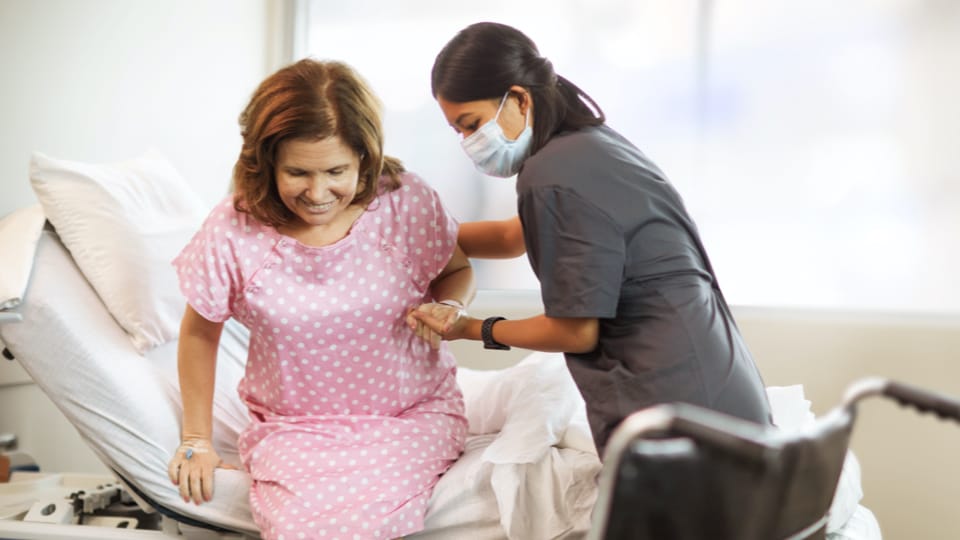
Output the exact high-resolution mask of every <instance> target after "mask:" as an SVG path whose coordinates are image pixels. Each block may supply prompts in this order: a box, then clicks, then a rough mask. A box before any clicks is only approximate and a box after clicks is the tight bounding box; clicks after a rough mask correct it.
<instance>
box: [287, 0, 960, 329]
mask: <svg viewBox="0 0 960 540" xmlns="http://www.w3.org/2000/svg"><path fill="white" fill-rule="evenodd" d="M453 6H455V7H453ZM298 15H299V17H300V22H301V23H304V21H305V23H304V24H302V25H301V27H302V28H304V29H305V36H301V38H302V39H301V42H302V43H304V44H305V45H304V47H305V48H304V50H301V51H297V55H298V56H304V55H310V56H314V57H318V58H335V59H340V60H344V61H346V62H348V63H350V64H351V65H353V66H354V67H356V68H357V69H358V70H359V71H360V72H361V74H363V75H364V76H365V77H366V78H367V79H368V81H369V82H370V83H371V85H372V86H373V88H374V90H375V91H376V92H377V93H378V94H379V96H380V97H381V99H382V100H383V102H384V104H385V109H386V117H385V123H386V131H387V150H388V152H389V153H391V154H392V155H395V156H397V157H399V158H401V159H402V160H403V161H404V162H405V163H406V164H407V166H408V168H410V169H411V170H413V171H415V172H417V173H419V174H421V175H422V176H424V177H425V178H426V179H427V181H429V182H430V183H431V184H432V185H434V186H435V187H436V188H437V189H438V191H440V193H441V196H442V197H443V198H444V200H445V201H446V204H447V206H448V208H449V209H450V210H451V212H453V213H454V214H455V215H456V216H457V218H458V219H460V220H462V221H468V220H474V219H486V218H496V217H506V216H509V215H512V214H513V213H515V211H516V210H515V209H516V206H515V192H514V184H513V181H512V180H502V179H494V178H489V177H485V176H483V175H482V174H480V173H478V172H476V170H475V169H474V168H473V165H472V164H471V163H470V162H469V160H468V159H467V157H466V156H465V155H464V154H463V152H462V150H461V149H460V147H459V138H458V137H457V136H456V135H455V134H454V132H453V131H452V129H451V128H450V127H449V126H447V125H446V122H445V120H444V119H443V116H442V115H441V113H440V111H439V108H438V107H437V106H436V104H435V102H434V101H433V99H432V97H431V96H430V78H429V73H430V67H431V66H432V64H433V59H434V57H435V56H436V54H437V52H439V50H440V48H441V47H442V46H443V45H444V44H445V43H446V42H447V40H449V39H450V38H451V37H452V36H453V35H454V34H455V33H456V32H457V31H458V30H459V29H460V28H462V27H464V26H466V25H467V24H470V23H472V22H476V21H481V20H493V21H498V22H504V23H507V24H511V25H514V26H516V27H517V28H520V29H521V30H523V31H524V32H525V33H527V34H528V35H529V36H530V37H531V38H533V39H534V41H536V42H537V44H538V45H539V46H540V50H541V53H542V54H544V55H545V56H547V57H548V58H550V60H551V61H552V62H553V64H554V66H555V68H556V70H557V71H558V72H559V73H560V74H562V75H564V76H566V77H567V78H569V79H571V80H572V81H574V82H575V83H577V84H578V85H580V86H581V87H582V88H583V89H584V90H586V91H587V92H588V93H590V94H591V95H592V96H593V97H594V98H595V99H596V100H597V102H598V103H599V104H600V105H601V106H602V107H603V109H604V111H605V112H606V113H607V117H608V122H609V124H610V125H611V126H612V127H614V128H615V129H617V130H619V131H621V132H622V133H623V134H624V135H626V136H627V137H628V138H630V139H631V140H633V141H634V143H635V144H637V145H638V146H639V147H640V148H641V149H642V150H643V151H644V152H645V153H646V154H647V155H648V156H650V157H651V158H652V159H653V160H654V161H655V162H656V163H658V164H659V165H660V167H661V168H662V169H663V170H664V171H665V172H666V174H667V175H668V176H669V177H670V179H671V181H672V182H673V183H674V184H675V185H676V186H677V188H678V189H679V190H680V192H681V193H682V194H683V196H684V198H685V200H686V203H687V206H688V209H689V210H690V212H691V214H692V215H693V217H694V219H695V220H696V221H697V223H698V225H699V227H700V230H701V234H702V235H703V238H704V241H705V243H706V246H707V249H708V251H709V252H710V254H711V257H712V258H713V262H714V266H715V267H716V269H717V273H718V275H719V278H720V281H721V284H722V285H723V287H724V290H725V293H726V296H727V298H728V300H729V301H730V302H731V303H734V304H741V305H742V304H750V305H786V306H809V307H818V308H842V309H879V310H909V311H933V312H957V311H960V285H958V282H960V280H958V279H957V278H956V277H955V276H956V275H958V274H960V183H958V180H960V179H958V176H960V173H958V171H960V152H958V149H960V127H958V126H960V105H958V100H957V99H956V97H955V96H957V95H960V64H958V63H957V62H958V60H957V58H958V57H957V55H956V53H955V51H957V50H960V5H956V3H955V2H918V1H915V0H847V1H846V2H840V3H837V2H834V1H827V0H805V1H799V0H791V1H788V0H766V1H759V0H753V1H748V0H723V1H721V0H714V1H710V0H700V1H695V0H675V1H671V2H636V1H634V0H603V1H594V2H582V1H576V0H550V1H547V0H540V1H529V0H528V1H526V2H512V1H510V2H508V1H503V0H490V1H488V2H482V3H474V4H463V3H461V4H456V3H454V4H451V3H449V2H439V1H428V0H420V1H410V2H402V3H401V2H386V1H382V2H374V1H369V0H366V1H364V0H355V1H352V2H342V3H336V4H333V3H325V2H319V1H316V0H314V1H313V2H310V1H306V2H304V3H303V4H302V7H301V9H300V13H299V14H298ZM477 271H478V280H479V285H480V286H481V287H483V288H535V287H536V286H537V284H536V280H535V278H534V277H533V275H532V273H531V272H530V270H529V268H528V265H527V262H526V260H525V259H523V258H521V259H518V260H515V261H507V262H504V261H495V262H478V263H477Z"/></svg>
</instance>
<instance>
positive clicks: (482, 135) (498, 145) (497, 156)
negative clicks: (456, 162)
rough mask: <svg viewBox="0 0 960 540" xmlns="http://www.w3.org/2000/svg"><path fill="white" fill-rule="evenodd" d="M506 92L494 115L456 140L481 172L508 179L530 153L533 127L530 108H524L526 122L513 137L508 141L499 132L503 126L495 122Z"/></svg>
mask: <svg viewBox="0 0 960 540" xmlns="http://www.w3.org/2000/svg"><path fill="white" fill-rule="evenodd" d="M509 95H510V93H509V92H507V93H506V94H505V95H504V96H503V99H502V100H500V107H499V108H497V114H495V115H494V117H493V118H492V119H491V120H490V121H489V122H487V123H485V124H484V125H482V126H480V129H478V130H477V131H475V132H473V133H471V134H470V136H469V137H466V138H464V139H463V140H462V141H460V146H462V147H463V151H464V152H466V153H467V156H469V157H470V159H472V160H473V163H474V164H475V165H476V166H477V168H478V169H480V171H481V172H484V173H486V174H489V175H491V176H499V177H501V178H508V177H510V176H513V175H515V174H517V171H519V170H520V165H522V164H523V160H525V159H526V158H527V154H528V153H529V152H530V143H531V141H532V140H533V129H532V128H531V127H530V109H529V108H527V116H526V118H525V119H524V123H525V124H526V125H525V126H524V128H523V131H521V132H520V135H518V136H517V139H516V140H513V141H512V140H510V139H508V138H507V136H506V135H504V134H503V128H501V127H500V124H498V123H497V118H499V117H500V111H502V110H503V105H504V103H506V102H507V96H509Z"/></svg>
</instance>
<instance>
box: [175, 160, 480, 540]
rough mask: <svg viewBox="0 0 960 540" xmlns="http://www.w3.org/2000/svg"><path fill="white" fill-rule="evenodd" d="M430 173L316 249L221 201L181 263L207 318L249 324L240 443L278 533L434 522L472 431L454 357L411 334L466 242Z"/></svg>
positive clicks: (379, 533) (332, 534) (262, 506)
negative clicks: (437, 281) (447, 476)
mask: <svg viewBox="0 0 960 540" xmlns="http://www.w3.org/2000/svg"><path fill="white" fill-rule="evenodd" d="M457 228H458V224H457V223H456V221H455V220H454V219H453V218H452V217H451V216H449V215H448V214H447V213H446V212H445V211H444V209H443V206H442V205H441V203H440V201H439V199H438V198H437V195H436V193H435V192H434V191H433V190H432V189H431V188H430V187H429V186H428V185H427V184H426V183H424V182H423V181H422V180H421V179H419V178H418V177H416V176H414V175H412V174H404V175H403V176H402V187H401V188H400V189H398V190H396V191H392V192H387V193H383V194H381V195H380V196H379V197H378V198H377V199H376V200H374V201H373V202H372V203H371V204H370V205H369V206H368V208H367V210H366V211H365V212H364V213H363V214H361V216H360V217H359V218H358V219H357V221H356V222H355V223H354V225H353V228H352V229H351V231H350V233H349V234H348V235H347V236H346V237H344V238H342V239H340V240H338V241H337V242H336V243H334V244H331V245H328V246H323V247H311V246H307V245H304V244H301V243H300V242H298V241H296V240H294V239H292V238H289V237H287V236H284V235H282V234H280V233H279V232H278V231H277V230H276V229H274V228H273V227H270V226H266V225H263V224H261V223H260V222H258V221H255V220H254V218H253V217H252V216H250V215H249V214H246V213H242V212H237V211H236V210H234V208H233V202H232V198H230V197H228V198H227V199H226V200H224V201H223V202H222V203H220V204H219V205H218V206H217V207H216V208H215V209H214V210H213V211H212V212H211V214H210V215H209V216H208V217H207V219H206V221H205V222H204V224H203V226H202V227H201V229H200V231H199V232H198V233H197V234H196V235H195V236H194V238H193V239H192V240H191V241H190V243H189V244H188V245H187V246H186V247H185V248H184V250H183V251H182V252H181V253H180V255H178V257H177V258H176V259H175V260H174V266H175V267H176V269H177V273H178V275H179V278H180V288H181V290H182V291H183V293H184V295H185V296H186V298H187V301H188V302H189V303H190V305H191V306H192V307H193V308H194V309H195V310H196V311H197V312H198V313H200V315H202V316H203V317H205V318H206V319H208V320H211V321H215V322H220V321H225V320H227V319H228V318H229V317H234V318H236V319H237V320H238V321H240V322H241V323H242V324H244V325H245V326H246V327H247V328H249V329H250V336H251V337H250V349H249V352H248V357H247V367H246V372H245V375H244V377H243V379H242V380H241V382H240V384H239V392H240V397H241V398H242V399H243V401H244V403H246V405H247V407H248V408H249V410H250V417H251V423H250V424H249V426H248V427H247V428H246V429H245V430H244V432H243V433H242V434H241V435H240V440H239V441H238V448H239V451H240V456H241V458H242V460H243V464H244V467H245V468H246V469H247V471H248V472H249V473H250V476H251V479H252V484H251V490H250V506H251V510H252V512H253V516H254V519H255V520H256V522H257V524H258V526H259V527H260V529H261V534H262V536H263V537H264V538H267V539H284V540H290V539H296V538H349V539H383V538H397V537H400V536H403V535H405V534H410V533H413V532H416V531H419V530H421V529H422V528H423V516H424V513H425V511H426V506H427V502H428V501H429V499H430V495H431V493H432V490H433V487H434V485H435V484H436V482H437V480H438V479H439V476H440V475H441V474H443V473H444V472H445V471H446V470H447V469H448V468H449V467H450V465H452V463H453V462H454V461H455V460H456V459H457V457H458V456H459V455H460V452H461V451H462V449H463V444H464V438H465V436H466V419H465V417H464V410H463V397H462V395H461V393H460V390H459V388H458V387H457V384H456V366H455V362H454V358H453V356H452V355H451V354H450V352H449V351H448V350H447V348H446V345H445V344H444V345H443V346H442V347H441V349H440V350H433V349H431V348H430V346H429V344H428V343H426V342H425V341H423V340H422V339H420V338H418V337H417V336H416V335H415V334H414V332H413V331H411V330H410V328H409V327H407V325H406V323H405V322H404V317H405V314H406V312H407V310H408V309H409V308H411V307H413V306H416V305H418V304H421V303H423V302H425V301H429V286H430V282H431V280H432V279H433V278H435V277H436V276H437V275H438V274H439V273H440V271H441V270H442V269H443V268H444V266H446V263H447V262H448V261H449V259H450V257H451V255H452V254H453V251H454V248H455V246H456V236H457Z"/></svg>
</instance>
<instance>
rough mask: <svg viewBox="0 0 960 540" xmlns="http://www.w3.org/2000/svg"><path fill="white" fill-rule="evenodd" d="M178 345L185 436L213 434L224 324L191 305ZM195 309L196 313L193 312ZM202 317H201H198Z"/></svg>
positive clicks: (200, 437)
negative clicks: (214, 406)
mask: <svg viewBox="0 0 960 540" xmlns="http://www.w3.org/2000/svg"><path fill="white" fill-rule="evenodd" d="M187 311H188V313H187V314H186V315H184V321H183V323H182V324H181V331H180V341H179V343H178V348H177V370H178V375H179V380H180V397H181V399H182V402H183V425H182V427H181V438H182V439H183V440H188V439H210V438H212V436H213V393H214V388H215V383H216V373H217V348H218V344H219V340H220V333H221V331H222V329H223V325H222V324H217V323H212V322H210V321H206V320H205V319H203V318H202V317H201V316H200V315H199V314H197V313H196V312H195V311H193V309H192V308H187ZM191 312H192V313H191ZM198 318H199V319H201V320H199V321H198V320H197V319H198Z"/></svg>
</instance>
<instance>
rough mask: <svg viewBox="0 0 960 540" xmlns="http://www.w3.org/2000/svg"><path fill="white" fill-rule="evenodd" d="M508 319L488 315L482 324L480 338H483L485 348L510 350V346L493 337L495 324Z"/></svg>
mask: <svg viewBox="0 0 960 540" xmlns="http://www.w3.org/2000/svg"><path fill="white" fill-rule="evenodd" d="M504 320H506V317H487V318H486V319H484V320H483V324H482V325H480V339H482V340H483V348H484V349H494V350H498V351H509V350H510V346H509V345H504V344H503V343H500V342H499V341H497V340H495V339H493V325H494V324H496V323H497V322H499V321H504Z"/></svg>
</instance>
